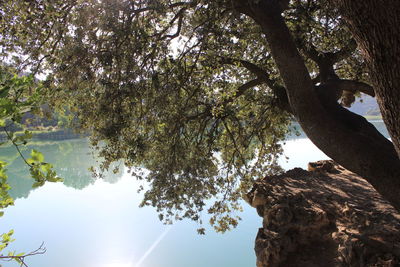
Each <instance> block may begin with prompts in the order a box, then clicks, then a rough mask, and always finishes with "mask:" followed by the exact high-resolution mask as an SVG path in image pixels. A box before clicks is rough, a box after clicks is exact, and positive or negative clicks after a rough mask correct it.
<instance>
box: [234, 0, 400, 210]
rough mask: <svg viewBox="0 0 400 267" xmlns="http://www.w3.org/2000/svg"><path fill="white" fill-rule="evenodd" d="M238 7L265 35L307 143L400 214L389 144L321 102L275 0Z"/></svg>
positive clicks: (399, 169) (399, 165) (397, 165)
mask: <svg viewBox="0 0 400 267" xmlns="http://www.w3.org/2000/svg"><path fill="white" fill-rule="evenodd" d="M239 3H240V4H241V6H240V7H239V10H240V11H241V12H243V13H244V14H247V15H248V16H250V17H252V18H253V19H254V20H255V21H256V22H257V23H258V24H259V25H260V26H261V28H262V30H263V31H264V33H265V35H266V38H267V41H268V44H269V46H270V48H271V53H272V55H273V58H274V60H275V62H276V64H277V67H278V69H279V71H280V75H281V77H282V79H283V81H284V83H285V86H286V92H287V95H288V98H289V102H290V106H291V108H292V110H293V112H294V114H295V116H296V117H297V119H298V121H299V123H300V125H301V127H302V128H303V130H304V132H305V133H306V134H307V136H308V137H309V138H310V140H311V141H312V142H313V143H314V144H315V145H316V146H317V147H318V148H320V149H321V150H322V151H323V152H324V153H325V154H327V155H328V156H329V157H331V158H332V159H333V160H335V161H336V162H337V163H339V164H340V165H342V166H344V167H345V168H347V169H349V170H350V171H353V172H355V173H357V174H359V175H360V176H362V177H363V178H365V179H366V180H367V181H368V182H369V183H371V185H372V186H373V187H374V188H375V189H376V190H377V191H378V192H379V193H381V195H382V196H383V197H385V198H386V199H387V200H388V201H389V202H391V204H392V205H393V206H394V207H395V208H396V209H398V210H400V198H399V197H398V192H399V189H400V179H399V178H400V159H399V157H398V155H397V153H396V150H395V148H394V146H393V144H392V143H391V142H390V141H388V140H387V139H386V138H385V137H384V136H382V135H381V134H380V133H379V132H378V131H377V130H376V129H375V128H374V127H373V126H372V125H371V124H370V123H368V122H367V121H366V120H365V119H364V118H363V117H361V116H358V115H356V114H354V113H352V112H350V111H348V110H346V109H344V108H342V107H341V106H340V105H339V104H337V103H336V101H333V102H332V101H331V102H329V100H326V101H324V99H322V101H321V98H319V97H318V95H317V93H316V90H315V88H314V85H313V83H312V81H311V78H310V75H309V73H308V71H307V68H306V67H305V64H304V61H303V59H302V58H301V56H300V54H299V52H298V50H297V48H296V46H295V44H294V42H293V39H292V36H291V35H290V32H289V30H288V28H287V26H286V24H285V22H284V20H283V18H282V16H281V12H282V10H281V8H280V2H279V1H278V0H264V1H259V2H258V3H257V4H256V3H251V4H249V1H239ZM328 89H329V88H328Z"/></svg>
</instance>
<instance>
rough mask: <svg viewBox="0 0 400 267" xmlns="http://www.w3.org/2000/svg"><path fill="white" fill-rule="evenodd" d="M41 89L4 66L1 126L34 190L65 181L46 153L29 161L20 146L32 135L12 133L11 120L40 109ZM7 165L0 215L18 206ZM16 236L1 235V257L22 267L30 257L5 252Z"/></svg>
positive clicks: (1, 165)
mask: <svg viewBox="0 0 400 267" xmlns="http://www.w3.org/2000/svg"><path fill="white" fill-rule="evenodd" d="M41 89H42V87H41V86H40V85H38V84H37V83H36V82H35V81H34V78H33V75H30V76H21V77H20V76H18V75H17V74H14V73H13V72H12V69H10V68H7V67H4V66H0V127H2V129H3V131H4V132H5V133H6V135H7V137H8V140H9V141H10V142H11V143H12V144H13V145H14V146H15V148H16V149H17V151H18V153H19V154H20V156H21V157H22V159H23V160H24V161H25V163H26V164H27V165H28V166H29V167H30V173H31V176H32V178H33V179H34V180H35V183H34V185H33V186H34V187H38V186H42V185H43V184H44V183H45V182H46V181H49V182H58V181H62V179H61V178H59V177H57V174H56V173H55V171H54V170H53V169H52V168H53V166H52V165H51V164H49V163H46V162H44V156H43V154H42V153H40V152H38V151H36V150H32V153H31V158H29V159H27V160H26V159H25V157H24V156H23V155H22V153H21V151H20V149H19V147H20V146H24V145H26V144H27V142H28V140H29V139H31V138H32V133H31V132H30V131H27V130H25V131H24V132H23V134H20V135H17V136H16V135H14V132H9V131H8V129H7V128H8V127H9V126H8V125H7V121H9V120H11V121H12V122H20V121H21V118H22V115H23V113H24V112H26V111H34V110H35V109H37V107H38V105H39V104H40V102H41V94H42V93H41ZM3 144H4V143H3ZM3 144H2V145H3ZM6 165H7V163H6V162H5V161H0V216H2V215H3V214H4V211H3V210H4V209H5V208H7V207H8V206H10V205H13V204H14V200H13V198H12V197H11V196H10V195H9V193H8V191H9V190H10V188H11V187H10V185H9V184H8V181H7V179H8V176H7V173H6V168H5V166H6ZM13 233H14V232H13V230H10V231H9V232H8V233H4V234H2V235H1V236H2V240H0V258H1V259H8V260H14V261H16V262H17V263H19V264H22V263H23V259H24V257H25V256H26V255H24V254H23V253H22V254H15V253H14V252H9V253H8V254H7V255H4V254H3V253H1V251H2V250H4V249H5V248H6V247H7V246H8V244H9V243H10V242H12V241H14V240H13V239H11V236H12V234H13ZM21 266H22V265H21Z"/></svg>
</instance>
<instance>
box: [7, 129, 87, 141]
mask: <svg viewBox="0 0 400 267" xmlns="http://www.w3.org/2000/svg"><path fill="white" fill-rule="evenodd" d="M30 132H31V133H32V135H33V136H32V140H51V141H55V140H68V139H76V138H82V137H87V136H88V135H87V134H81V133H76V132H74V131H73V130H71V129H44V130H30ZM23 133H24V131H17V132H15V133H14V134H15V135H22V134H23ZM7 140H8V138H7V135H6V134H5V133H4V132H1V133H0V141H2V142H4V141H7Z"/></svg>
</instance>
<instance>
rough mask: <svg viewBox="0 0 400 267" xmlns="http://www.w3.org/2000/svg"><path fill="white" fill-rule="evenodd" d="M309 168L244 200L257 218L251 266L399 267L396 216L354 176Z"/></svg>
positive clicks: (269, 180)
mask: <svg viewBox="0 0 400 267" xmlns="http://www.w3.org/2000/svg"><path fill="white" fill-rule="evenodd" d="M311 166H312V167H311V168H310V169H311V170H312V171H311V172H310V171H306V170H303V169H299V168H296V169H293V170H290V171H288V172H286V173H285V174H283V175H279V176H272V177H266V178H264V179H263V180H261V181H257V182H256V183H255V184H254V187H253V189H252V190H251V191H250V192H249V193H248V194H247V197H246V200H247V202H248V203H249V204H250V205H251V206H253V207H254V208H256V209H257V212H258V214H259V215H260V216H261V217H262V218H263V227H262V228H260V229H259V231H258V234H257V237H256V244H255V251H256V255H257V266H258V267H261V266H263V267H266V266H271V267H272V266H284V267H289V266H306V267H312V266H324V267H329V266H400V214H399V213H397V212H396V211H395V209H394V208H393V207H392V206H390V204H389V203H388V202H386V201H385V200H384V199H383V198H382V197H381V196H380V195H379V194H378V193H377V192H376V191H375V190H374V189H373V188H372V187H371V186H370V185H369V184H368V183H367V182H366V181H365V180H363V179H362V178H360V177H359V176H357V175H355V174H354V173H351V172H350V171H348V170H345V169H344V168H342V167H340V166H339V165H337V164H335V163H333V162H331V161H329V162H318V163H313V164H311ZM319 166H320V167H319ZM327 166H329V168H328V167H327ZM309 167H310V165H309ZM399 193H400V192H399Z"/></svg>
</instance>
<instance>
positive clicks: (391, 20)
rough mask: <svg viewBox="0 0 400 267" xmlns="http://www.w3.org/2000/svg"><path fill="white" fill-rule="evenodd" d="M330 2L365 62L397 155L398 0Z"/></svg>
mask: <svg viewBox="0 0 400 267" xmlns="http://www.w3.org/2000/svg"><path fill="white" fill-rule="evenodd" d="M330 1H331V2H332V3H333V4H334V5H335V6H336V7H337V8H338V9H339V11H340V13H341V14H342V15H343V17H344V18H345V20H346V22H347V24H348V26H349V29H350V31H351V32H352V34H353V36H354V37H355V39H356V40H357V43H358V45H359V47H360V48H361V50H362V52H363V54H364V57H365V59H366V60H367V62H368V67H369V73H370V76H371V79H372V82H373V84H374V88H375V93H376V96H377V99H378V103H379V106H380V109H381V112H382V116H383V120H384V122H385V124H386V126H387V128H388V131H389V134H390V136H391V137H392V141H393V143H394V145H395V147H396V150H397V153H398V155H399V156H400V114H399V113H400V94H399V93H400V1H398V0H330ZM399 179H400V177H399Z"/></svg>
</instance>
